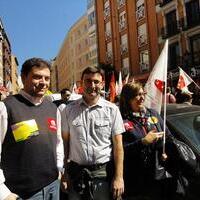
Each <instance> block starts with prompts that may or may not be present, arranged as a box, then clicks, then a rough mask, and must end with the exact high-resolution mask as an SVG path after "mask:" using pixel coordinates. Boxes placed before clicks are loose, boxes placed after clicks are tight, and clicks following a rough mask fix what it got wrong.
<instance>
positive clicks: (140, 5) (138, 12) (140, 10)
mask: <svg viewBox="0 0 200 200" xmlns="http://www.w3.org/2000/svg"><path fill="white" fill-rule="evenodd" d="M136 9H137V10H136V18H137V21H139V20H141V19H143V18H144V17H145V9H144V0H139V1H137V3H136Z"/></svg>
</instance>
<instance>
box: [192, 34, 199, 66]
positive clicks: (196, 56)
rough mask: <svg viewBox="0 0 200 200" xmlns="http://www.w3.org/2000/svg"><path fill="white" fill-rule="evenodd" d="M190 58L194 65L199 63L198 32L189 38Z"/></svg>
mask: <svg viewBox="0 0 200 200" xmlns="http://www.w3.org/2000/svg"><path fill="white" fill-rule="evenodd" d="M190 46H191V52H192V60H193V64H194V65H200V34H199V35H195V36H193V37H191V38H190Z"/></svg>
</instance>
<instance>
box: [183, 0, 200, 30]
mask: <svg viewBox="0 0 200 200" xmlns="http://www.w3.org/2000/svg"><path fill="white" fill-rule="evenodd" d="M185 7H186V15H187V23H188V26H189V27H192V26H195V25H197V24H200V9H199V0H194V1H190V2H188V3H186V5H185Z"/></svg>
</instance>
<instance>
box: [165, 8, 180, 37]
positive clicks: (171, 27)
mask: <svg viewBox="0 0 200 200" xmlns="http://www.w3.org/2000/svg"><path fill="white" fill-rule="evenodd" d="M177 32H178V27H177V20H176V10H173V11H171V12H169V13H167V14H166V33H167V36H168V37H170V36H173V35H175V34H177Z"/></svg>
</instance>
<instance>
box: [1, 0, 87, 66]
mask: <svg viewBox="0 0 200 200" xmlns="http://www.w3.org/2000/svg"><path fill="white" fill-rule="evenodd" d="M86 11H87V0H0V18H1V20H2V22H3V26H4V29H5V32H6V34H7V36H8V38H9V41H10V44H11V51H12V54H14V55H15V56H16V57H17V59H18V62H19V69H20V68H21V65H22V64H23V62H24V61H25V60H26V59H28V58H31V57H41V58H43V59H46V60H51V59H53V58H55V57H56V55H57V53H58V52H59V49H60V48H61V45H62V43H63V41H64V38H65V36H66V35H67V32H68V31H69V29H70V28H71V27H72V26H73V24H74V23H75V22H76V21H77V20H78V19H79V18H80V17H82V16H83V15H84V14H85V13H86Z"/></svg>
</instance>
